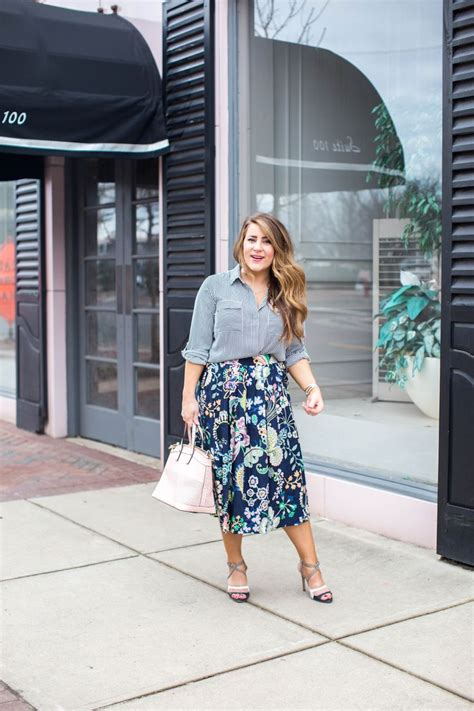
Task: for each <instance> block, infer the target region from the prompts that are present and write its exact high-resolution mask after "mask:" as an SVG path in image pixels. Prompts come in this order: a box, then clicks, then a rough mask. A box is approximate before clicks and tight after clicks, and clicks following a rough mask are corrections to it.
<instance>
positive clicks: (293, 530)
mask: <svg viewBox="0 0 474 711" xmlns="http://www.w3.org/2000/svg"><path fill="white" fill-rule="evenodd" d="M283 530H284V531H285V533H286V534H287V536H288V538H289V539H290V540H291V542H292V543H293V545H294V546H295V548H296V550H297V551H298V555H299V557H300V559H301V560H304V562H305V563H316V562H317V561H318V557H317V553H316V544H315V542H314V537H313V529H312V528H311V524H310V522H309V521H305V522H304V523H300V524H299V525H298V526H284V527H283ZM310 570H311V568H303V572H304V573H305V574H306V575H308V573H309V572H310ZM308 584H309V586H310V587H311V588H317V587H319V586H320V585H324V580H323V576H322V575H321V571H320V570H317V571H316V572H315V573H314V574H313V575H312V576H311V578H310V579H309V581H308Z"/></svg>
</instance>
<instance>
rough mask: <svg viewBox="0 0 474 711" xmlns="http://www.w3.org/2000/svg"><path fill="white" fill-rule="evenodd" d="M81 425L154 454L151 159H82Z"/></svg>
mask: <svg viewBox="0 0 474 711" xmlns="http://www.w3.org/2000/svg"><path fill="white" fill-rule="evenodd" d="M79 184H80V193H81V198H80V199H81V204H82V210H81V215H80V224H79V232H80V239H79V255H80V256H79V272H80V273H79V304H80V308H79V312H80V339H79V340H80V361H81V367H80V379H81V387H80V399H81V403H80V414H81V416H80V430H81V435H82V436H84V437H88V438H91V439H96V440H99V441H103V442H107V443H110V444H115V445H118V446H120V447H124V448H127V449H131V450H133V451H137V452H142V453H145V454H150V455H153V456H159V454H160V452H159V442H160V430H159V417H160V388H159V378H160V364H159V360H160V358H159V346H160V339H159V324H160V308H159V278H158V275H159V211H158V161H157V160H150V161H125V160H122V161H114V160H104V159H99V160H96V159H91V160H86V161H83V164H82V167H81V173H80V180H79Z"/></svg>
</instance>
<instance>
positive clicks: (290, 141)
mask: <svg viewBox="0 0 474 711" xmlns="http://www.w3.org/2000/svg"><path fill="white" fill-rule="evenodd" d="M251 61H252V64H253V66H255V67H257V68H258V71H256V72H254V75H253V76H254V78H253V81H252V96H251V102H250V103H251V112H252V113H251V126H252V136H251V138H252V142H253V155H254V160H255V163H254V166H253V170H254V176H255V185H256V189H257V191H258V192H259V193H270V194H276V193H280V194H281V193H321V192H332V191H339V190H347V191H356V190H367V189H373V188H378V187H388V186H393V185H399V184H404V183H405V161H404V155H403V148H402V145H401V142H400V139H399V137H398V135H397V132H396V128H395V125H394V123H393V121H392V119H391V117H390V114H389V112H388V109H387V107H386V105H385V103H384V101H383V99H382V97H381V96H380V94H379V93H378V91H377V89H376V88H375V87H374V85H373V84H372V83H371V82H370V80H369V79H368V78H367V77H366V76H365V75H364V74H363V72H361V71H360V70H359V69H358V68H357V67H355V66H354V65H353V64H351V62H349V61H347V60H346V59H344V58H343V57H341V56H339V55H338V54H335V53H334V52H331V51H330V50H327V49H320V48H319V47H310V46H306V45H300V44H293V43H290V42H282V41H279V40H272V39H267V38H264V37H255V38H253V40H252V56H251Z"/></svg>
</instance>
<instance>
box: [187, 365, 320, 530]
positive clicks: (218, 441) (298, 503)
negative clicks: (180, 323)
mask: <svg viewBox="0 0 474 711" xmlns="http://www.w3.org/2000/svg"><path fill="white" fill-rule="evenodd" d="M196 398H197V401H198V403H199V422H200V425H201V428H202V430H203V438H204V441H202V439H201V434H200V432H199V430H197V432H196V445H197V446H199V447H202V449H204V450H206V451H209V452H210V453H211V454H212V455H213V457H214V462H213V473H214V500H215V502H216V509H217V511H216V513H215V514H214V516H216V517H218V518H219V523H220V526H221V529H222V531H223V532H231V533H240V534H242V535H249V534H254V533H267V532H269V531H272V530H274V529H276V528H281V527H283V526H292V525H297V524H301V523H303V522H304V521H307V520H309V518H310V513H309V503H308V494H307V488H306V478H305V470H304V465H303V457H302V453H301V448H300V443H299V437H298V431H297V429H296V424H295V420H294V416H293V410H292V405H291V400H290V395H289V392H288V372H287V369H286V363H285V362H280V361H278V360H277V359H276V358H275V357H274V356H273V355H269V354H267V355H259V356H253V357H250V358H240V359H238V360H227V361H221V362H219V363H207V364H206V366H205V368H204V370H203V372H202V374H201V377H200V379H199V381H198V383H197V386H196Z"/></svg>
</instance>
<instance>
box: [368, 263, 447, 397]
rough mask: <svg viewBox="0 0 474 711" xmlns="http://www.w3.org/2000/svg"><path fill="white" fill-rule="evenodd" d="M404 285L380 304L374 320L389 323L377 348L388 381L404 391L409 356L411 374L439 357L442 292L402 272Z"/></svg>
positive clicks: (386, 324)
mask: <svg viewBox="0 0 474 711" xmlns="http://www.w3.org/2000/svg"><path fill="white" fill-rule="evenodd" d="M400 283H401V284H402V286H401V287H400V288H399V289H397V290H396V291H394V292H392V293H391V294H389V295H388V296H387V297H386V298H385V299H383V300H382V301H381V302H380V308H381V311H380V312H379V313H378V314H375V316H374V318H377V317H380V316H384V317H385V318H386V319H387V320H386V321H385V323H384V324H383V325H382V327H381V328H380V331H379V338H378V340H377V343H376V344H375V348H374V350H375V349H377V348H380V349H382V351H383V355H382V358H381V359H380V363H379V364H380V365H381V366H382V365H383V366H385V368H386V369H387V372H386V374H385V380H386V381H387V382H393V383H396V384H397V385H398V386H399V387H400V388H404V387H405V384H406V382H407V380H408V376H407V369H408V364H409V363H408V360H407V356H413V361H412V363H413V366H412V372H411V375H412V376H413V375H414V374H415V372H416V371H417V370H418V371H419V370H421V366H422V365H423V361H424V359H425V357H426V356H430V357H432V358H439V357H440V341H441V304H440V303H439V289H438V288H431V286H430V284H431V283H430V282H429V283H427V282H422V281H421V280H420V279H419V278H418V276H417V275H416V274H413V273H412V272H406V271H403V270H402V271H401V272H400Z"/></svg>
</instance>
